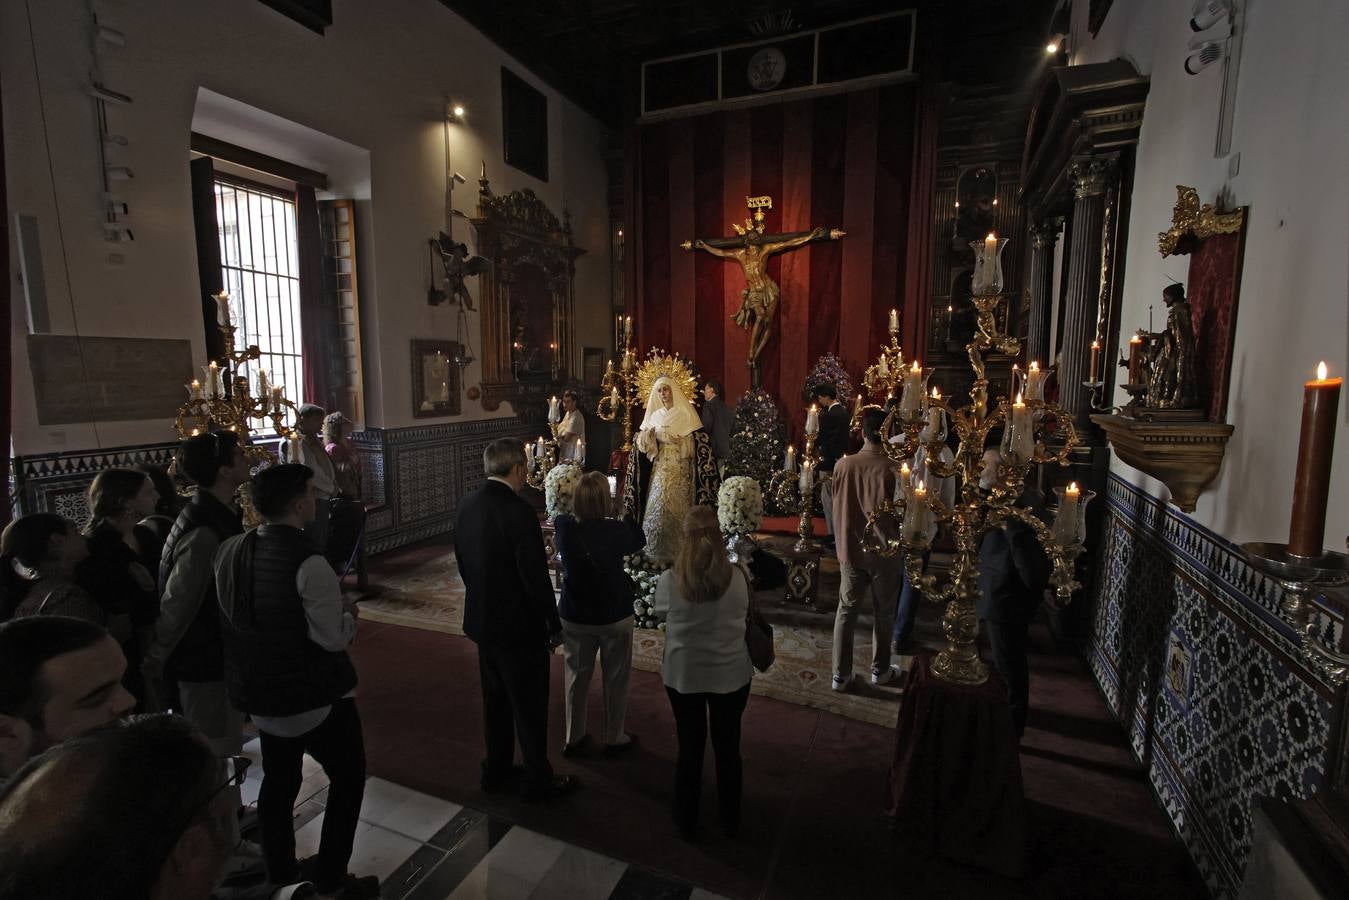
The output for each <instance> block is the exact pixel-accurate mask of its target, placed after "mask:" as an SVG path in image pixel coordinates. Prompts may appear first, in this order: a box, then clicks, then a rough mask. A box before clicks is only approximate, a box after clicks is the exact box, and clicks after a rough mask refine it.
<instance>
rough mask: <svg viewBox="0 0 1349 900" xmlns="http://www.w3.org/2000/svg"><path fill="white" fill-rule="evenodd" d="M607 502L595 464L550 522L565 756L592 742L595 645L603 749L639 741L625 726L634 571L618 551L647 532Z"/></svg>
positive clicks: (619, 749)
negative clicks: (558, 562) (558, 581)
mask: <svg viewBox="0 0 1349 900" xmlns="http://www.w3.org/2000/svg"><path fill="white" fill-rule="evenodd" d="M610 505H611V501H610V498H609V479H608V478H605V477H604V475H603V474H601V473H600V472H587V473H586V474H584V475H582V476H581V479H580V481H578V482H577V483H576V491H575V493H574V494H573V495H572V509H573V510H574V511H575V513H576V515H575V517H572V516H569V515H561V516H558V517H557V518H556V519H555V520H554V522H553V527H554V529H555V530H556V536H557V547H558V555H559V556H560V557H561V558H562V574H563V579H562V597H561V600H560V601H559V602H558V606H557V614H558V616H559V617H560V618H561V619H562V647H563V653H564V656H565V659H566V675H565V680H564V690H563V693H564V695H565V697H566V700H567V735H566V738H565V742H564V743H563V745H562V755H563V756H571V755H572V754H574V753H576V752H577V751H579V750H581V749H583V748H584V747H585V746H586V745H587V744H589V742H590V739H589V736H588V735H587V734H586V696H587V695H588V694H589V692H590V676H591V675H592V674H594V671H595V654H596V653H598V654H599V658H600V666H601V667H602V668H603V670H604V745H605V752H606V753H607V754H609V755H610V756H614V755H617V754H620V753H623V752H625V751H627V750H631V749H632V748H633V747H634V746H635V745H636V740H635V738H633V736H632V735H630V734H628V733H627V732H626V731H624V730H623V724H624V720H625V719H626V717H627V711H628V677H629V675H630V674H631V672H632V618H633V611H632V601H633V591H632V579H630V578H628V576H627V575H626V574H625V573H624V571H623V557H625V556H627V555H628V554H631V553H636V552H637V551H638V550H640V549H642V547H643V546H645V544H646V536H645V535H644V534H642V529H641V526H639V525H638V524H637V523H636V522H634V521H633V520H632V519H624V520H623V521H621V522H620V521H618V520H617V519H611V518H609V517H608V513H609V507H610Z"/></svg>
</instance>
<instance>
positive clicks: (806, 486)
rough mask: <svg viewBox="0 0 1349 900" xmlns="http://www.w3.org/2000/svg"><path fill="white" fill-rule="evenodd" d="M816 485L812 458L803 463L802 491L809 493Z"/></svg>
mask: <svg viewBox="0 0 1349 900" xmlns="http://www.w3.org/2000/svg"><path fill="white" fill-rule="evenodd" d="M814 486H815V466H814V465H812V464H811V462H810V460H806V461H805V462H803V463H801V493H802V494H807V493H809V492H810V489H811V488H812V487H814Z"/></svg>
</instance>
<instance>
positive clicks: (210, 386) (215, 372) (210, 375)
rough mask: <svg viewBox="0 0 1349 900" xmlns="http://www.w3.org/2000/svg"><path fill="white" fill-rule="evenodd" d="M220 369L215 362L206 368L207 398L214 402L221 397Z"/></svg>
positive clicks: (212, 361)
mask: <svg viewBox="0 0 1349 900" xmlns="http://www.w3.org/2000/svg"><path fill="white" fill-rule="evenodd" d="M220 393H221V392H220V367H219V366H218V365H216V362H215V360H211V362H210V363H209V364H208V365H207V366H206V396H207V398H208V399H211V400H214V399H216V398H217V397H219V396H220Z"/></svg>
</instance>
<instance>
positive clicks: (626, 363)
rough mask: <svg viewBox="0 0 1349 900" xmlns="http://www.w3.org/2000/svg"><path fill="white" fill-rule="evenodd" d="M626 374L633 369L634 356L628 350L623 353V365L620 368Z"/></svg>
mask: <svg viewBox="0 0 1349 900" xmlns="http://www.w3.org/2000/svg"><path fill="white" fill-rule="evenodd" d="M620 368H622V370H623V371H624V372H626V371H628V370H629V369H631V368H632V354H631V353H629V352H628V351H627V350H624V351H623V365H622V366H621V367H620Z"/></svg>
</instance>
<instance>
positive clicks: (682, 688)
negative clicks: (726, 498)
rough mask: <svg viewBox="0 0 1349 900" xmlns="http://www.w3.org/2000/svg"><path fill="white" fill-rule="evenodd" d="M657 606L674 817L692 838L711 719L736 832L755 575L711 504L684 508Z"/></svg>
mask: <svg viewBox="0 0 1349 900" xmlns="http://www.w3.org/2000/svg"><path fill="white" fill-rule="evenodd" d="M654 606H655V612H656V615H657V616H659V617H661V618H663V619H664V620H665V658H664V661H663V662H662V663H661V674H662V676H663V677H664V679H665V692H666V693H667V694H668V695H669V696H670V708H671V709H672V710H673V711H674V718H675V730H676V732H677V733H678V736H679V760H678V762H677V763H676V764H675V802H674V812H675V824H676V825H677V826H678V827H679V834H680V836H681V837H683V838H684V839H685V840H692V839H693V837H694V835H695V833H696V830H697V826H698V799H699V795H700V794H701V793H702V780H703V748H704V746H705V744H706V742H707V733H708V730H709V724H710V726H711V732H712V750H713V752H714V753H715V754H716V759H717V800H718V805H719V807H720V812H721V827H722V830H723V831H724V832H725V833H726V834H727V835H728V836H734V835H735V834H736V832H737V831H739V829H740V794H741V790H742V786H743V773H742V765H741V760H740V717H741V714H743V713H744V711H745V702H746V701H747V700H748V699H749V682H750V677H751V675H752V674H753V669H752V667H751V665H750V660H749V650H748V649H747V648H746V647H745V614H746V611H747V609H748V606H749V582H748V579H747V578H746V576H745V574H744V572H743V571H742V570H740V569H737V568H735V567H734V566H732V565H731V561H730V559H729V558H728V557H727V555H726V546H725V542H724V539H723V538H722V535H721V529H720V527H718V524H717V514H716V511H715V510H713V509H712V508H711V507H710V506H695V507H693V508H692V509H690V510H689V511H688V515H687V516H685V518H684V529H683V540H682V541H681V542H680V545H679V552H678V553H677V554H676V556H675V561H674V567H673V568H671V569H669V570H668V571H666V572H665V573H664V574H663V575H661V577H660V580H659V581H657V583H656V596H655V601H654Z"/></svg>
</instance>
